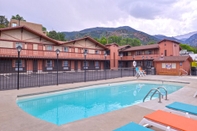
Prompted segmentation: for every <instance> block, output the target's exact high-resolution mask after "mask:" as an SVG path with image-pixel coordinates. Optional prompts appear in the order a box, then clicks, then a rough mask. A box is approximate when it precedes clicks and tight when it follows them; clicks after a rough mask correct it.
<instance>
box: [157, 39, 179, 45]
mask: <svg viewBox="0 0 197 131" xmlns="http://www.w3.org/2000/svg"><path fill="white" fill-rule="evenodd" d="M165 41H171V42H174V43H177V44H180V43H179V42H177V41H174V40H168V39H163V40H161V41H159V42H158V43H157V44H160V43H161V42H165Z"/></svg>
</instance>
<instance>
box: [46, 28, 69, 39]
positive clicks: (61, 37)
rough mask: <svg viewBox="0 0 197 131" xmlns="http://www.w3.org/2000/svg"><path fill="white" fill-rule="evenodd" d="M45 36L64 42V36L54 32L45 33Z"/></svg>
mask: <svg viewBox="0 0 197 131" xmlns="http://www.w3.org/2000/svg"><path fill="white" fill-rule="evenodd" d="M47 36H48V37H50V38H52V39H55V40H60V41H66V39H65V35H64V34H63V33H61V32H56V31H54V30H53V31H49V32H48V33H47Z"/></svg>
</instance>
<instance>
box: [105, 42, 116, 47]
mask: <svg viewBox="0 0 197 131" xmlns="http://www.w3.org/2000/svg"><path fill="white" fill-rule="evenodd" d="M112 45H116V46H118V47H119V45H118V44H116V43H110V44H106V45H105V46H112Z"/></svg>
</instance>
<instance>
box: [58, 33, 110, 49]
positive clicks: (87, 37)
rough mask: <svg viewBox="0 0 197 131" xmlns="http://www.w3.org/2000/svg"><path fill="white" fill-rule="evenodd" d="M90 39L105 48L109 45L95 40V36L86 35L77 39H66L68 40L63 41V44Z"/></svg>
mask: <svg viewBox="0 0 197 131" xmlns="http://www.w3.org/2000/svg"><path fill="white" fill-rule="evenodd" d="M85 39H86V40H87V39H88V40H89V41H92V42H93V43H96V44H97V45H98V46H100V47H102V48H104V49H108V48H107V47H105V45H103V44H101V43H99V42H98V41H96V40H94V39H93V38H91V37H89V36H86V37H83V38H79V39H75V40H71V41H66V42H61V43H62V44H68V43H74V42H76V41H80V40H85Z"/></svg>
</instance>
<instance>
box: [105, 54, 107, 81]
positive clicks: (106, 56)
mask: <svg viewBox="0 0 197 131" xmlns="http://www.w3.org/2000/svg"><path fill="white" fill-rule="evenodd" d="M104 56H105V66H104V69H105V80H106V68H107V67H106V57H107V52H106V51H105V53H104Z"/></svg>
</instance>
